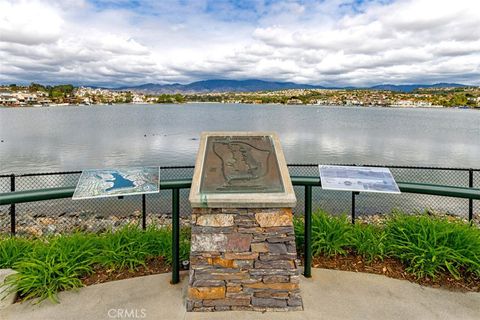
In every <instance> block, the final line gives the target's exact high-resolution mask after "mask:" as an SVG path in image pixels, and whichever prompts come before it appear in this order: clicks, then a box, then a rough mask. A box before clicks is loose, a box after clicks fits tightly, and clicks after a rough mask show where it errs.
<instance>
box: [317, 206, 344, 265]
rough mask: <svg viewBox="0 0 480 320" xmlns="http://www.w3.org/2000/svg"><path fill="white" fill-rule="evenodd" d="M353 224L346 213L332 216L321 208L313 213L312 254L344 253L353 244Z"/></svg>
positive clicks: (332, 254)
mask: <svg viewBox="0 0 480 320" xmlns="http://www.w3.org/2000/svg"><path fill="white" fill-rule="evenodd" d="M352 237H353V236H352V225H351V223H350V222H349V220H348V219H347V217H346V216H345V215H343V216H340V217H334V216H330V215H329V214H327V213H326V212H324V211H322V210H319V211H317V212H315V213H314V214H312V254H313V255H314V256H315V255H319V254H324V255H326V256H328V257H330V256H334V255H336V254H341V255H344V254H346V253H347V249H348V247H350V246H351V245H352V241H353V238H352Z"/></svg>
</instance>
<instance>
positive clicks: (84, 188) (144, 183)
mask: <svg viewBox="0 0 480 320" xmlns="http://www.w3.org/2000/svg"><path fill="white" fill-rule="evenodd" d="M159 191H160V168H159V167H134V168H123V169H93V170H84V171H83V172H82V175H81V176H80V179H79V180H78V183H77V187H76V189H75V192H74V194H73V199H74V200H79V199H91V198H105V197H116V196H127V195H138V194H145V193H158V192H159Z"/></svg>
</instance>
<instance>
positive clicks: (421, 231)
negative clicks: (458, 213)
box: [294, 210, 480, 279]
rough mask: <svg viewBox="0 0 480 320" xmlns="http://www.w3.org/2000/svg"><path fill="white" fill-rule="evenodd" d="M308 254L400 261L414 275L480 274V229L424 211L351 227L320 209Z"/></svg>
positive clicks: (299, 223)
mask: <svg viewBox="0 0 480 320" xmlns="http://www.w3.org/2000/svg"><path fill="white" fill-rule="evenodd" d="M294 226H295V234H296V236H297V246H298V247H299V251H300V252H302V251H303V237H304V224H303V219H301V218H295V220H294ZM312 252H313V255H314V256H326V257H332V256H336V255H341V256H343V255H346V254H347V253H354V254H358V255H360V256H362V257H363V258H364V259H365V260H366V261H367V262H371V261H373V260H383V259H385V258H394V259H398V260H399V261H401V262H402V263H403V264H404V265H405V270H406V271H407V272H408V273H410V274H413V275H414V276H415V277H416V278H418V279H420V278H431V279H435V277H437V276H438V275H440V274H449V275H451V276H453V277H454V278H455V279H460V278H464V277H471V276H474V277H480V229H478V228H476V227H474V226H471V225H469V224H468V223H464V222H461V221H450V220H447V219H444V218H437V217H431V216H427V215H406V214H402V213H398V212H397V213H394V214H392V215H391V216H390V217H388V218H387V220H386V223H385V225H382V226H380V225H367V224H355V225H352V224H351V223H350V222H349V220H348V219H347V218H346V217H345V216H340V217H338V216H331V215H329V214H327V213H326V212H324V211H321V210H320V211H317V212H315V213H314V214H313V215H312Z"/></svg>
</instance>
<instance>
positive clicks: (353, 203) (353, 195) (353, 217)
mask: <svg viewBox="0 0 480 320" xmlns="http://www.w3.org/2000/svg"><path fill="white" fill-rule="evenodd" d="M357 194H359V193H358V192H352V224H355V196H356V195H357Z"/></svg>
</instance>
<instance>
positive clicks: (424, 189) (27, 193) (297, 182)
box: [0, 165, 480, 283]
mask: <svg viewBox="0 0 480 320" xmlns="http://www.w3.org/2000/svg"><path fill="white" fill-rule="evenodd" d="M313 166H315V168H316V165H291V166H289V167H290V168H292V167H294V168H295V167H298V168H304V167H308V168H310V167H313ZM392 168H393V169H395V168H396V169H408V170H433V171H436V172H441V171H442V170H443V171H452V172H467V173H468V175H467V178H468V184H466V185H464V186H461V184H459V183H455V181H454V182H453V183H451V185H440V184H433V183H424V182H401V181H399V182H398V186H399V188H400V190H401V191H402V192H403V193H409V194H418V195H431V196H435V197H448V198H455V199H467V200H468V219H469V220H472V219H473V216H474V213H473V211H474V202H473V200H478V199H480V189H476V188H473V186H474V182H475V176H474V175H475V174H478V173H480V169H459V168H429V167H422V168H417V167H394V166H391V167H390V169H392ZM162 169H191V170H193V167H190V166H189V167H174V168H162ZM310 169H311V168H310ZM54 174H55V175H59V174H63V173H54ZM67 174H68V175H70V174H74V175H78V174H80V172H69V173H67ZM50 175H52V174H29V175H4V176H0V178H5V177H7V178H9V179H10V188H9V189H10V192H5V191H3V190H2V189H0V191H3V193H0V207H1V206H10V210H9V213H10V228H11V230H10V233H11V234H12V235H14V234H15V233H16V229H15V226H16V204H25V203H29V202H37V201H50V200H53V199H65V198H71V197H72V195H73V192H74V189H75V187H73V186H69V187H60V188H46V189H37V190H22V191H16V185H15V179H16V177H38V176H50ZM394 175H395V174H394ZM291 178H292V183H293V185H294V187H295V188H299V187H300V188H303V190H302V191H303V197H300V196H299V195H298V193H299V192H297V191H299V190H298V189H296V193H297V199H299V202H300V203H303V205H304V206H303V208H302V209H303V210H301V211H303V212H304V220H305V230H304V232H305V240H304V275H305V276H306V277H310V276H311V262H312V251H311V231H312V230H311V228H312V226H311V219H312V211H313V204H314V201H313V199H314V190H315V189H320V188H318V187H321V183H320V179H319V177H318V175H315V176H312V175H310V176H291ZM478 178H480V175H478ZM418 180H420V181H423V180H422V179H417V181H418ZM436 181H442V180H441V179H437V180H436ZM190 185H191V177H190V178H181V179H162V180H161V183H160V189H161V190H162V191H165V190H171V203H170V209H171V219H172V260H173V265H172V283H178V282H179V279H180V278H179V270H180V261H179V259H180V258H179V257H180V254H179V241H180V211H181V199H182V197H181V191H182V190H185V189H189V188H190ZM314 187H317V188H315V189H314ZM323 192H324V193H326V192H327V191H323ZM344 194H348V192H344ZM357 195H358V194H357V193H355V192H352V193H351V215H352V223H354V222H355V216H356V201H355V200H356V196H357ZM149 196H151V195H149ZM376 196H378V195H376ZM141 198H142V215H141V225H142V227H143V228H146V226H147V219H146V216H147V211H146V195H142V196H141ZM345 199H346V201H347V202H348V198H344V200H343V201H344V202H345ZM317 200H318V199H317ZM298 209H299V208H297V210H298Z"/></svg>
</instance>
